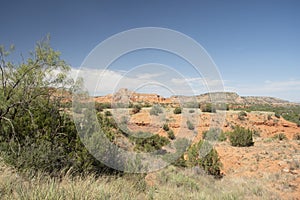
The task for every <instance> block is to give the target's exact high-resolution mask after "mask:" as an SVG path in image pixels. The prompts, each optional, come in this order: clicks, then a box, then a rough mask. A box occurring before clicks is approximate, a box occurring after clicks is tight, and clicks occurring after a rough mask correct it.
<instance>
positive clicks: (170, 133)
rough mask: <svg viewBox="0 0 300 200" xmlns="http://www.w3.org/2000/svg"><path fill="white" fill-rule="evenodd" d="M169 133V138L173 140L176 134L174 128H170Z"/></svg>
mask: <svg viewBox="0 0 300 200" xmlns="http://www.w3.org/2000/svg"><path fill="white" fill-rule="evenodd" d="M167 133H168V138H169V139H171V140H174V139H175V135H174V131H173V130H171V129H170V130H168V131H167Z"/></svg>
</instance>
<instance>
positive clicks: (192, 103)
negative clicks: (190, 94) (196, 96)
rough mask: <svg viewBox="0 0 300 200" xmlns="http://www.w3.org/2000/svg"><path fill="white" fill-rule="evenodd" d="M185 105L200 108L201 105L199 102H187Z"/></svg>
mask: <svg viewBox="0 0 300 200" xmlns="http://www.w3.org/2000/svg"><path fill="white" fill-rule="evenodd" d="M183 107H184V108H199V107H200V105H199V103H198V102H185V103H184V104H183Z"/></svg>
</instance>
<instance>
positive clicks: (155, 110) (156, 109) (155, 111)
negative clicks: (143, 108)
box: [150, 104, 163, 116]
mask: <svg viewBox="0 0 300 200" xmlns="http://www.w3.org/2000/svg"><path fill="white" fill-rule="evenodd" d="M160 113H163V110H162V108H161V107H160V106H159V105H157V104H155V105H153V106H152V108H151V109H150V115H156V116H157V115H159V114H160Z"/></svg>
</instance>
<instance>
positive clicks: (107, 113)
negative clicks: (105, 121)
mask: <svg viewBox="0 0 300 200" xmlns="http://www.w3.org/2000/svg"><path fill="white" fill-rule="evenodd" d="M104 114H105V116H107V117H109V116H112V114H111V112H110V111H109V110H107V111H105V113H104Z"/></svg>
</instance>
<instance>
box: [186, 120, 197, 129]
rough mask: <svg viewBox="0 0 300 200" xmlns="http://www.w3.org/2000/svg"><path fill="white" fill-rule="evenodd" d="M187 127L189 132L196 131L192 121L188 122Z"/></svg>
mask: <svg viewBox="0 0 300 200" xmlns="http://www.w3.org/2000/svg"><path fill="white" fill-rule="evenodd" d="M186 125H187V127H188V129H189V130H194V129H195V126H194V124H193V123H192V122H191V121H190V120H187V121H186Z"/></svg>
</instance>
